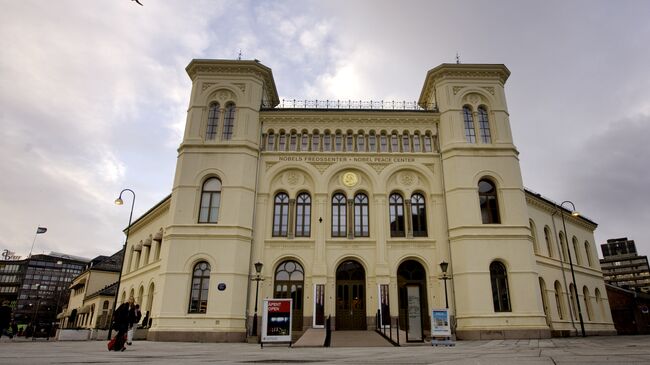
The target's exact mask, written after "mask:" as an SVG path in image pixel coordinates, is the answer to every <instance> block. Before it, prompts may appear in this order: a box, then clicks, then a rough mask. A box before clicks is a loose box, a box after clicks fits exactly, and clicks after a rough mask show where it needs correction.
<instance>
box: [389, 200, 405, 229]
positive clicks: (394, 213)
mask: <svg viewBox="0 0 650 365" xmlns="http://www.w3.org/2000/svg"><path fill="white" fill-rule="evenodd" d="M388 212H389V215H390V236H391V237H404V235H405V232H406V230H405V229H404V199H402V196H401V195H399V194H397V193H393V194H391V195H390V197H389V198H388Z"/></svg>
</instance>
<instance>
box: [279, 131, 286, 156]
mask: <svg viewBox="0 0 650 365" xmlns="http://www.w3.org/2000/svg"><path fill="white" fill-rule="evenodd" d="M286 150H287V135H286V134H285V133H284V132H280V137H278V151H280V152H284V151H286Z"/></svg>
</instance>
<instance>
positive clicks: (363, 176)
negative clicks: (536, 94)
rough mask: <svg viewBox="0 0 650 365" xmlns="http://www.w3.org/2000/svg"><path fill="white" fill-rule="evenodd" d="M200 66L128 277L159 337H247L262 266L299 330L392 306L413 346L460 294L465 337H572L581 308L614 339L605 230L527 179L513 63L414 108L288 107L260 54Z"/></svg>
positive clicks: (439, 73)
mask: <svg viewBox="0 0 650 365" xmlns="http://www.w3.org/2000/svg"><path fill="white" fill-rule="evenodd" d="M187 72H188V74H189V76H190V78H191V79H192V91H191V98H190V105H189V107H188V114H187V123H186V128H185V135H184V137H183V141H182V143H181V145H180V147H179V149H178V161H177V167H176V175H175V179H174V183H173V187H172V192H171V195H170V196H169V197H167V198H165V199H164V200H163V201H162V202H160V203H159V204H158V205H157V206H155V207H153V208H152V209H151V210H150V211H149V212H147V213H145V215H143V216H142V217H141V218H140V219H138V220H137V221H136V222H135V223H133V224H132V226H131V229H130V237H129V242H128V247H127V251H126V259H125V265H124V269H123V273H122V275H123V276H122V282H121V286H120V296H121V297H120V299H121V300H122V301H123V300H125V298H127V297H128V296H129V295H133V296H134V297H135V298H136V301H137V302H139V303H142V304H143V306H144V308H145V310H150V311H151V316H152V318H153V324H152V327H151V329H150V331H149V339H153V340H162V341H167V340H192V341H244V340H245V339H246V337H247V334H249V333H250V332H251V328H250V327H251V324H252V316H253V314H254V309H255V307H256V303H255V298H256V292H255V289H256V286H255V284H256V283H255V281H252V280H251V279H252V278H254V277H255V275H256V271H255V268H254V264H255V263H258V262H259V263H262V264H263V268H262V270H261V275H262V277H263V279H264V281H262V282H260V286H259V302H258V303H257V307H258V313H261V311H260V310H259V309H260V308H261V301H262V299H263V298H273V297H276V298H277V297H290V298H293V306H294V308H293V309H294V310H293V327H294V330H296V331H298V332H300V331H302V330H304V329H307V328H313V327H316V328H317V327H323V326H324V325H325V318H326V317H328V316H331V318H332V321H331V326H332V328H333V329H334V330H351V329H373V328H375V326H376V318H377V317H376V315H377V313H378V310H381V311H382V313H383V314H382V317H381V318H382V320H383V321H388V314H390V317H391V321H392V322H393V323H396V322H397V321H398V320H399V322H400V325H401V326H402V328H403V329H406V328H408V332H409V334H410V336H411V337H410V338H411V339H414V338H415V339H418V338H421V337H426V336H427V335H428V334H429V330H430V313H431V310H432V309H434V308H444V307H445V305H446V304H445V303H446V302H448V305H449V307H450V312H451V315H452V318H453V319H452V324H453V326H454V332H455V334H456V335H457V337H458V338H459V339H478V338H546V337H550V336H551V335H575V334H577V333H578V332H579V329H580V328H579V319H578V313H577V312H578V310H577V308H576V305H575V304H577V303H579V304H581V313H582V314H583V322H584V327H585V330H586V333H587V334H613V333H615V332H614V327H613V324H612V320H611V316H610V312H609V305H608V302H607V296H606V295H605V286H604V282H603V279H602V274H601V272H600V269H599V265H598V260H597V254H596V246H595V242H594V235H593V231H594V229H595V228H596V224H595V223H594V222H592V221H591V220H589V219H586V218H582V217H579V216H578V217H574V216H572V215H571V214H570V213H571V212H569V211H567V210H565V209H560V208H558V206H557V205H556V204H555V203H553V202H552V201H550V200H548V199H546V198H543V197H541V196H539V195H538V194H535V193H532V192H530V191H527V190H525V189H524V186H523V182H522V177H521V171H520V168H519V157H518V156H519V152H518V151H517V149H516V147H515V145H514V144H513V140H512V133H511V130H510V120H509V116H508V110H507V106H506V99H505V91H504V85H505V83H506V80H507V78H508V76H509V74H510V72H509V70H508V69H507V68H506V67H505V66H504V65H488V64H443V65H440V66H438V67H436V68H434V69H432V70H430V71H429V72H428V73H427V74H426V77H425V80H424V85H423V87H422V91H421V94H420V99H419V101H418V102H417V103H413V104H409V103H405V102H399V103H387V102H367V103H364V102H353V101H345V102H343V101H335V102H332V101H315V102H295V101H292V102H291V103H289V105H287V103H284V104H282V105H279V104H280V101H279V98H278V94H277V90H276V86H275V82H274V79H273V75H272V72H271V69H269V68H268V67H266V66H264V65H262V64H261V63H259V62H257V61H229V60H193V61H192V62H191V63H190V64H189V66H188V67H187ZM562 214H563V215H564V217H565V220H566V225H567V229H566V230H567V233H564V232H563V231H564V230H563V228H562V221H561V217H562ZM565 236H569V237H571V240H570V242H571V244H569V245H567V244H566V243H565V242H566V239H565V238H564V237H565ZM560 237H562V238H561V239H560ZM561 247H564V248H561ZM567 250H570V252H571V255H572V257H573V258H574V260H573V263H574V265H573V266H574V272H575V283H576V284H577V285H576V286H577V288H578V289H577V294H576V293H575V292H576V291H575V290H574V291H570V290H569V289H568V288H569V287H572V288H573V283H574V280H573V279H572V277H571V272H570V267H569V263H568V256H567V254H568V251H567ZM442 262H446V263H448V267H449V269H448V271H447V276H448V277H450V278H451V280H448V281H446V283H447V284H448V289H447V293H445V291H444V284H445V281H443V280H440V279H441V278H442V277H443V272H442V271H441V266H440V264H441V263H442ZM578 301H579V302H578ZM407 313H408V315H407Z"/></svg>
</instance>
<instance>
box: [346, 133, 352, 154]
mask: <svg viewBox="0 0 650 365" xmlns="http://www.w3.org/2000/svg"><path fill="white" fill-rule="evenodd" d="M345 140H346V143H345V150H346V151H348V152H354V135H352V132H348V135H347V137H346V139H345Z"/></svg>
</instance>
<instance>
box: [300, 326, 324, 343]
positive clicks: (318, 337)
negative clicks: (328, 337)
mask: <svg viewBox="0 0 650 365" xmlns="http://www.w3.org/2000/svg"><path fill="white" fill-rule="evenodd" d="M324 345H325V329H324V328H308V329H307V331H305V333H304V334H303V335H302V336H300V338H299V339H298V341H296V342H295V343H294V344H293V345H292V347H323V346H324Z"/></svg>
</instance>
